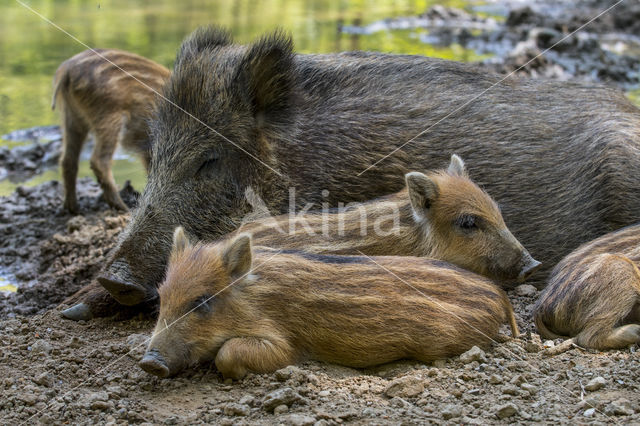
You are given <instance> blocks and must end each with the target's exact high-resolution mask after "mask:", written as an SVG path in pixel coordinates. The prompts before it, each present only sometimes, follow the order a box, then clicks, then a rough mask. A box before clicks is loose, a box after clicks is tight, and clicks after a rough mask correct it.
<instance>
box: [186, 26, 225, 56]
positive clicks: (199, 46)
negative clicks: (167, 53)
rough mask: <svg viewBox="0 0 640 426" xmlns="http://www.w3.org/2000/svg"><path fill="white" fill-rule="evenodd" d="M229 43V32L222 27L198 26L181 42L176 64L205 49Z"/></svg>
mask: <svg viewBox="0 0 640 426" xmlns="http://www.w3.org/2000/svg"><path fill="white" fill-rule="evenodd" d="M231 43H232V37H231V33H230V32H229V31H228V30H226V29H224V28H221V27H217V26H215V25H209V26H204V27H198V28H196V30H195V31H194V32H192V33H191V34H189V36H188V37H187V38H185V39H184V41H183V42H182V45H181V46H180V50H178V56H177V57H176V65H178V64H180V63H182V62H184V61H186V60H190V59H193V58H195V57H196V56H198V55H199V54H200V53H202V52H204V51H206V50H211V49H214V48H216V47H219V46H226V45H229V44H231Z"/></svg>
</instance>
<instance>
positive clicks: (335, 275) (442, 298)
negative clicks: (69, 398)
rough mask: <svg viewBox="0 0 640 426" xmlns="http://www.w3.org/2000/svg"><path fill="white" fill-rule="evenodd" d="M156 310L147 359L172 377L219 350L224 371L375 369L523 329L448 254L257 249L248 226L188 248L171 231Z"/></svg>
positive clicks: (237, 374) (505, 302)
mask: <svg viewBox="0 0 640 426" xmlns="http://www.w3.org/2000/svg"><path fill="white" fill-rule="evenodd" d="M173 247H174V248H173V250H172V253H171V258H170V261H169V266H168V269H167V277H166V280H165V281H164V283H163V284H162V286H161V287H160V301H161V305H160V315H159V317H158V322H157V325H156V329H155V331H154V333H153V336H152V338H151V341H150V342H149V345H148V348H147V353H146V354H145V356H144V358H143V359H142V361H141V362H140V366H141V367H142V368H143V369H144V370H145V371H147V372H149V373H151V374H155V375H158V376H160V377H166V376H169V375H173V374H176V373H178V372H179V371H180V370H181V369H183V368H184V367H186V366H189V365H193V364H197V363H199V362H202V361H208V360H213V359H215V362H216V367H217V368H218V370H219V371H220V372H221V373H222V374H223V375H224V376H225V377H230V378H233V379H240V378H242V377H243V376H244V375H245V374H246V373H247V372H249V371H253V372H256V373H270V372H273V371H275V370H277V369H279V368H283V367H286V366H287V365H290V364H293V363H295V362H298V361H299V360H302V359H305V358H311V359H315V360H319V361H326V362H333V363H336V364H341V365H346V366H349V367H370V366H373V365H378V364H383V363H387V362H390V361H394V360H397V359H402V358H413V359H417V360H420V361H425V362H428V361H433V360H435V359H442V358H447V357H452V356H455V355H459V354H461V353H462V352H464V351H466V350H468V349H469V348H471V347H472V346H474V345H478V346H487V345H488V344H489V343H491V342H492V341H495V339H496V338H497V335H498V330H499V328H500V326H501V324H503V323H506V322H508V323H509V324H510V326H511V332H512V334H513V336H514V337H517V336H518V326H517V324H516V320H515V317H514V314H513V308H512V307H511V303H510V302H509V299H508V298H507V295H506V294H505V293H504V291H502V290H500V289H499V288H498V287H496V286H495V285H494V284H493V283H492V282H491V281H489V280H487V279H486V278H483V277H481V276H479V275H476V274H473V273H471V272H469V271H465V270H463V269H459V268H456V267H454V266H453V265H450V264H448V263H446V262H442V261H437V260H433V259H420V258H415V257H399V256H381V257H367V256H331V255H318V254H310V253H306V252H301V251H294V250H290V251H285V252H282V251H281V250H274V249H270V248H264V247H262V248H259V247H256V248H252V247H251V238H250V237H249V236H248V235H247V234H242V235H239V236H234V237H232V238H231V239H230V240H224V241H222V242H219V243H211V244H201V243H198V244H195V245H192V244H191V243H190V242H189V241H188V240H187V238H186V237H185V235H184V232H183V230H182V228H177V229H176V231H175V237H174V243H173Z"/></svg>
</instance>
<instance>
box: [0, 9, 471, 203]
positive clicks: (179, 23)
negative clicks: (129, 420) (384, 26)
mask: <svg viewBox="0 0 640 426" xmlns="http://www.w3.org/2000/svg"><path fill="white" fill-rule="evenodd" d="M21 1H22V0H21ZM25 3H27V4H28V5H29V6H30V7H31V8H33V9H34V10H35V11H36V12H38V13H40V14H41V15H43V16H44V17H45V18H47V19H49V20H51V21H52V22H54V23H55V24H56V25H58V26H60V27H61V28H62V29H64V30H65V31H67V32H68V33H70V34H71V35H73V36H74V37H76V38H78V39H79V40H80V41H82V42H83V43H85V44H86V45H88V46H90V47H107V48H108V47H113V48H120V49H124V50H129V51H132V52H135V53H138V54H140V55H143V56H146V57H148V58H151V59H153V60H155V61H157V62H159V63H161V64H163V65H165V66H167V67H171V65H172V61H173V59H174V57H175V53H176V49H177V48H178V47H179V45H180V42H181V40H182V39H183V38H184V37H185V36H186V35H187V34H189V33H190V32H191V31H192V30H193V29H194V28H195V27H197V26H198V25H204V24H210V23H215V24H219V25H223V26H226V27H228V28H229V29H230V30H231V31H232V32H233V34H234V37H235V38H236V40H237V41H239V42H249V41H251V40H252V39H254V38H255V37H257V36H258V35H260V34H262V33H264V32H265V31H268V30H271V29H273V28H275V27H277V26H280V27H282V28H284V29H286V30H288V31H290V32H291V33H292V34H293V38H294V41H295V45H296V50H297V51H299V52H303V53H310V52H318V53H325V52H336V51H343V50H355V49H362V50H378V51H384V52H396V53H411V54H422V55H430V56H437V57H441V58H447V59H457V60H464V61H472V60H478V59H481V57H480V56H478V55H476V54H475V53H474V52H472V51H469V50H466V49H464V48H462V47H461V46H452V47H449V48H436V47H434V46H430V45H427V44H424V43H421V42H420V41H419V40H418V37H417V34H419V33H420V31H394V32H392V33H391V32H379V33H376V34H373V35H368V36H364V35H363V36H356V35H350V34H341V33H340V32H338V26H339V24H343V25H366V24H369V23H371V22H374V21H377V20H380V19H383V18H389V17H397V16H409V15H416V14H419V13H422V12H424V11H425V10H426V9H428V8H429V7H430V6H431V5H433V4H436V3H439V4H443V5H447V6H453V7H458V8H465V7H468V4H469V3H470V2H469V1H468V0H464V1H460V0H450V1H446V0H445V1H442V0H440V1H434V0H420V1H418V0H399V1H393V0H391V1H389V0H386V1H380V0H376V1H373V0H370V1H366V0H360V1H350V2H347V1H329V0H320V1H302V0H266V1H265V0H237V1H230V0H186V1H173V0H134V1H125V0H113V1H109V0H94V1H82V0H29V1H28V2H25ZM85 49H86V47H85V46H83V45H81V44H80V43H78V42H77V41H75V40H73V39H72V38H71V37H70V36H69V35H67V34H64V33H63V32H62V31H60V30H59V29H57V28H55V27H54V26H52V25H51V24H49V23H47V22H46V21H45V20H43V19H42V18H41V17H38V16H37V15H36V14H34V13H33V12H32V11H30V10H28V9H27V8H26V7H24V6H22V5H21V4H20V3H19V2H18V1H16V0H1V1H0V135H2V134H5V133H8V132H10V131H12V130H16V129H21V128H27V127H33V126H42V125H49V124H56V123H57V122H58V117H57V114H56V112H55V111H51V108H50V105H51V80H52V77H53V74H54V72H55V70H56V68H57V67H58V65H59V64H60V63H61V62H62V61H64V60H65V59H67V58H69V57H71V56H73V55H74V54H76V53H79V52H81V51H83V50H85ZM0 144H2V145H4V146H11V144H13V145H15V142H14V143H10V142H8V141H0ZM114 175H115V177H116V180H117V181H118V182H119V183H122V182H124V180H126V179H131V180H132V182H133V184H134V187H136V188H138V189H141V188H142V186H143V185H144V182H145V179H144V172H143V170H142V167H141V166H139V165H138V162H137V161H135V159H132V160H131V161H126V160H121V161H116V162H114ZM80 176H92V173H91V171H90V169H89V167H88V165H87V164H86V163H84V164H83V165H82V167H81V170H80ZM59 178H60V176H59V172H58V171H57V170H54V171H50V172H47V173H45V174H43V175H40V176H37V177H36V178H35V179H32V180H30V181H29V182H27V183H26V185H35V184H37V183H40V182H43V181H46V180H50V179H59ZM15 186H16V185H15V184H14V183H11V182H8V181H6V180H5V181H1V182H0V195H6V194H7V193H9V192H11V191H13V189H14V188H15Z"/></svg>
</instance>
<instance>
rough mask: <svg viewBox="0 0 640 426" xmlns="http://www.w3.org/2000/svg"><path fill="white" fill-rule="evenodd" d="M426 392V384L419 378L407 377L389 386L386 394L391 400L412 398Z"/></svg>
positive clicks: (385, 391) (394, 381)
mask: <svg viewBox="0 0 640 426" xmlns="http://www.w3.org/2000/svg"><path fill="white" fill-rule="evenodd" d="M423 391H424V382H423V380H422V379H420V378H418V377H412V376H405V377H401V378H399V379H396V380H393V381H392V382H391V383H389V384H388V385H387V387H386V388H385V390H384V394H385V395H386V396H388V397H389V398H393V397H396V396H398V397H402V398H411V397H414V396H417V395H420V394H421V393H422V392H423Z"/></svg>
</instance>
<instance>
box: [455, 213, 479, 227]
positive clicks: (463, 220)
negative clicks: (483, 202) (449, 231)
mask: <svg viewBox="0 0 640 426" xmlns="http://www.w3.org/2000/svg"><path fill="white" fill-rule="evenodd" d="M456 225H458V227H459V228H461V229H463V230H465V231H471V230H473V229H476V228H477V227H478V224H477V219H476V217H475V216H473V215H470V214H465V215H462V216H460V217H459V218H458V220H457V221H456Z"/></svg>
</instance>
